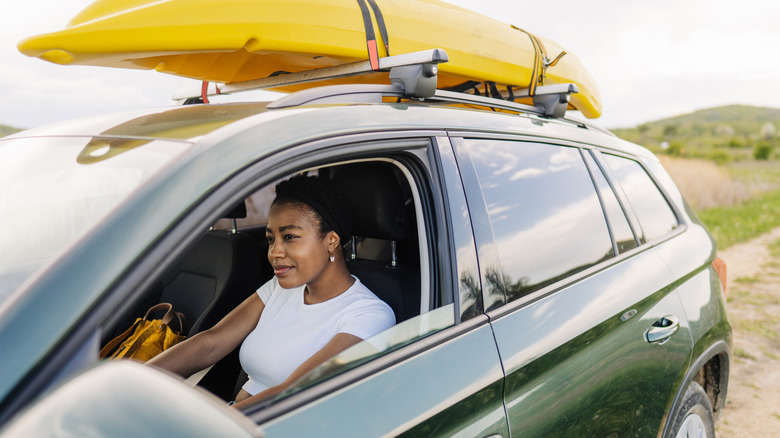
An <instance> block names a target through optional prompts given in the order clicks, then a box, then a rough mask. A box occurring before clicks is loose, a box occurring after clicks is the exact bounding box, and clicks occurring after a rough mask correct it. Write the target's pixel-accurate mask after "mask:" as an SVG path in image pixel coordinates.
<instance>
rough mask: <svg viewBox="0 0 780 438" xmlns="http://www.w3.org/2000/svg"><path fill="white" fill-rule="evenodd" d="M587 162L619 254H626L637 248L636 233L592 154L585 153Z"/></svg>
mask: <svg viewBox="0 0 780 438" xmlns="http://www.w3.org/2000/svg"><path fill="white" fill-rule="evenodd" d="M585 161H587V162H588V166H589V167H590V169H591V171H592V173H593V180H594V181H596V187H598V190H599V193H600V194H601V201H602V202H603V203H604V210H605V211H606V212H607V217H609V225H610V226H611V227H612V237H613V238H614V239H615V241H616V242H617V247H618V252H621V253H622V252H625V251H628V250H629V249H632V248H636V246H637V243H636V240H634V233H632V232H631V226H629V225H628V219H626V215H625V213H624V212H623V208H621V207H620V203H619V202H618V200H617V197H616V196H615V192H613V191H612V188H611V187H610V186H609V183H608V182H607V178H606V177H604V173H602V171H601V169H600V168H599V166H597V165H596V161H595V160H594V159H593V157H592V156H591V154H590V152H587V153H585Z"/></svg>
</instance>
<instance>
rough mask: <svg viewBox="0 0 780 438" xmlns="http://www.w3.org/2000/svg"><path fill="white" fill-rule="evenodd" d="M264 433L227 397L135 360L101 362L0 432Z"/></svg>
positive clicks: (6, 436) (117, 436) (0, 436)
mask: <svg viewBox="0 0 780 438" xmlns="http://www.w3.org/2000/svg"><path fill="white" fill-rule="evenodd" d="M142 436H165V437H188V438H194V437H203V438H206V437H208V438H212V437H215V436H230V437H247V438H251V437H262V436H263V434H262V432H261V431H260V430H259V429H258V427H257V425H255V424H254V423H252V422H251V421H250V420H249V419H248V418H247V417H245V416H244V415H243V414H241V413H240V412H238V411H236V410H235V409H233V408H230V407H228V406H226V405H225V403H224V402H222V401H221V400H219V399H217V398H216V397H212V396H210V395H208V394H206V393H204V392H202V391H199V390H194V389H193V388H191V387H189V386H187V385H186V384H185V383H184V382H182V381H179V380H176V379H175V378H173V377H170V376H167V375H165V374H164V373H162V372H160V371H157V370H154V369H152V368H150V367H148V366H145V365H141V364H139V363H136V362H132V361H115V362H103V363H101V364H100V365H98V366H96V367H94V368H92V369H90V370H88V371H86V372H85V373H83V374H81V375H79V376H77V377H75V378H73V379H72V380H69V381H68V382H66V383H65V384H64V385H62V386H61V387H59V388H58V389H56V390H55V391H54V392H51V393H49V394H46V395H45V396H43V397H42V398H41V399H39V400H38V401H37V402H36V403H34V404H33V405H32V406H31V407H30V408H29V409H28V410H27V411H25V412H23V413H21V414H20V415H19V416H17V417H16V418H15V419H13V420H12V421H11V422H10V423H9V425H8V426H7V427H6V428H5V429H4V430H3V431H2V433H0V438H10V437H74V438H75V437H95V438H97V437H112V438H121V437H127V438H131V437H133V438H135V437H142Z"/></svg>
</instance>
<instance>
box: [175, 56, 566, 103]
mask: <svg viewBox="0 0 780 438" xmlns="http://www.w3.org/2000/svg"><path fill="white" fill-rule="evenodd" d="M448 60H449V58H448V56H447V53H446V52H445V51H444V50H442V49H431V50H425V51H422V52H414V53H407V54H403V55H395V56H387V57H384V58H379V70H378V71H384V72H389V76H390V85H381V84H351V85H328V86H323V87H317V88H308V89H305V90H302V91H298V92H295V93H292V94H288V95H286V96H284V97H282V98H279V99H277V100H275V101H274V102H271V103H270V104H269V105H268V108H269V109H278V108H290V107H296V106H301V105H306V104H315V103H317V104H325V103H380V102H382V101H383V98H384V97H397V98H403V99H415V100H421V101H426V102H444V103H459V104H470V105H479V106H485V107H489V108H493V109H500V110H508V111H517V112H531V113H535V114H538V115H540V116H543V117H549V118H561V117H563V116H564V115H565V113H566V110H567V109H568V106H569V100H570V97H571V94H572V93H577V92H578V91H579V90H578V88H577V85H575V84H558V85H545V86H537V87H536V89H535V90H533V95H531V94H530V93H531V90H530V89H525V90H519V92H518V93H516V94H514V95H513V98H514V99H517V98H532V99H533V106H531V105H525V104H521V103H517V102H514V99H507V100H504V99H503V98H501V97H488V96H481V95H478V94H468V93H462V92H456V91H446V90H438V89H437V88H436V84H437V80H436V76H437V73H438V65H439V64H440V63H444V62H447V61H448ZM376 71H377V70H375V69H374V68H373V67H372V65H371V63H370V61H359V62H354V63H349V64H341V65H336V66H332V67H324V68H319V69H314V70H305V71H300V72H294V73H281V74H278V75H275V76H271V77H267V78H262V79H253V80H250V81H244V82H233V83H229V84H224V85H221V86H216V87H208V84H207V83H206V82H204V85H203V90H202V97H194V96H191V95H188V96H174V99H175V100H180V101H184V104H189V103H203V102H207V96H211V95H217V94H232V93H238V92H241V91H251V90H262V89H268V88H275V87H280V86H287V85H296V84H303V83H308V82H317V81H324V80H328V79H334V78H343V77H349V76H355V75H360V74H367V73H374V72H376ZM185 99H186V100H185Z"/></svg>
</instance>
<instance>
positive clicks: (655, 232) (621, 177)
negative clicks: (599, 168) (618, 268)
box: [604, 154, 678, 241]
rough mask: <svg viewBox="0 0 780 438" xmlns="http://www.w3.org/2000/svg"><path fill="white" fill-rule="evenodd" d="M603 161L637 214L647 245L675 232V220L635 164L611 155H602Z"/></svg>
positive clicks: (648, 177)
mask: <svg viewBox="0 0 780 438" xmlns="http://www.w3.org/2000/svg"><path fill="white" fill-rule="evenodd" d="M604 160H605V161H606V162H607V165H608V166H609V168H610V169H611V170H612V172H613V173H614V174H615V177H616V178H617V180H618V183H619V184H620V187H621V188H622V189H623V192H624V193H625V195H626V198H628V202H629V203H630V204H631V208H632V209H633V210H634V213H636V215H637V218H638V219H639V223H640V225H641V226H642V231H643V232H644V239H645V240H646V241H650V240H653V239H656V238H658V237H661V236H663V235H664V234H666V233H668V232H670V231H672V230H674V229H675V228H677V225H678V223H677V216H675V214H674V211H673V210H672V208H671V207H670V206H669V203H668V202H667V201H666V198H665V197H664V195H663V194H661V192H660V191H659V190H658V187H657V186H656V185H655V183H654V182H653V180H652V179H651V178H650V176H649V175H648V174H647V172H646V171H645V169H644V168H643V167H642V166H641V165H640V164H639V163H638V162H636V161H634V160H629V159H627V158H623V157H619V156H617V155H611V154H604Z"/></svg>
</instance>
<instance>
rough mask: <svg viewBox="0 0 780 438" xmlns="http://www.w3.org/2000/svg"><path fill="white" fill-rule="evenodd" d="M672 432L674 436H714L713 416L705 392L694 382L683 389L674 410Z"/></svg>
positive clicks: (683, 437)
mask: <svg viewBox="0 0 780 438" xmlns="http://www.w3.org/2000/svg"><path fill="white" fill-rule="evenodd" d="M672 419H673V421H674V422H673V423H672V424H673V427H672V433H671V434H669V436H673V437H675V438H706V437H709V438H714V437H715V417H714V416H713V414H712V405H711V404H710V399H709V397H707V393H706V392H704V389H703V388H702V387H701V385H699V384H698V383H696V382H691V384H690V385H688V389H687V390H686V391H685V396H684V397H683V400H682V403H681V404H680V407H679V409H677V412H675V414H674V417H672Z"/></svg>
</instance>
